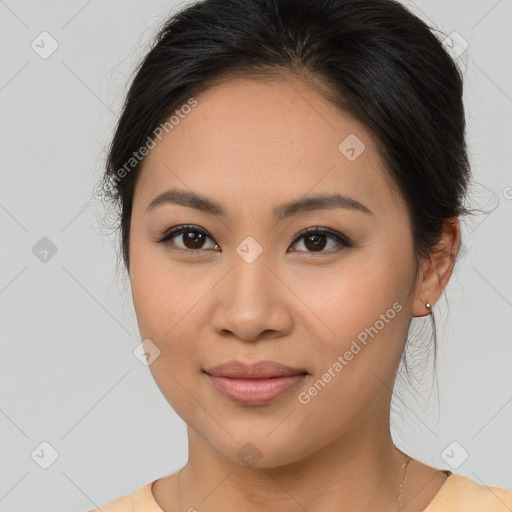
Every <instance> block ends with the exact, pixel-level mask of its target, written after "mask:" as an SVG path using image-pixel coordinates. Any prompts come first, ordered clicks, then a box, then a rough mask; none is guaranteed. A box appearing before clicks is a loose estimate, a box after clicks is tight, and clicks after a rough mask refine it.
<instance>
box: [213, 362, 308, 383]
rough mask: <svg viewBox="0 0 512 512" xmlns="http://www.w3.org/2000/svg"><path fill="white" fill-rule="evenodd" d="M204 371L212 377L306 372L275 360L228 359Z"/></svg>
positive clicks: (246, 377)
mask: <svg viewBox="0 0 512 512" xmlns="http://www.w3.org/2000/svg"><path fill="white" fill-rule="evenodd" d="M205 372H206V373H207V374H209V375H212V376H214V377H228V378H230V379H269V378H276V377H289V376H291V375H301V374H303V373H308V372H307V370H306V369H305V368H293V367H291V366H286V365H283V364H280V363H277V362H275V361H259V362H257V363H252V364H245V363H242V362H239V361H228V362H227V363H222V364H219V365H217V366H213V367H212V368H209V369H207V370H205Z"/></svg>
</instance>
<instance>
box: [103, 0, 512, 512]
mask: <svg viewBox="0 0 512 512" xmlns="http://www.w3.org/2000/svg"><path fill="white" fill-rule="evenodd" d="M464 132H465V119H464V108H463V103H462V79H461V76H460V73H459V71H458V69H457V67H456V65H455V64H454V62H453V61H452V60H451V58H450V57H449V55H448V54H447V53H446V51H445V50H444V48H443V45H442V44H441V42H440V40H438V39H437V38H436V37H435V36H434V35H433V34H432V32H431V31H430V30H429V28H428V27H427V26H426V25H425V24H424V23H423V22H422V21H421V20H420V19H418V18H417V17H415V16H414V15H413V14H411V13H410V12H409V11H408V10H406V8H405V7H403V6H402V5H401V4H399V3H397V2H394V1H392V0H358V1H354V0H310V1H306V0H301V1H297V0H203V1H200V2H198V3H195V4H193V5H190V6H189V7H187V8H185V9H184V10H182V11H181V12H180V13H178V14H177V15H175V16H173V17H172V18H171V19H170V20H168V22H167V23H166V24H165V26H164V27H163V28H162V30H161V31H160V33H159V35H158V37H157V40H156V43H155V45H154V47H153V48H152V50H151V51H150V52H149V53H148V55H147V56H146V57H145V59H144V61H143V62H142V64H141V66H140V68H139V69H138V72H137V74H136V76H135V78H134V80H133V83H132V85H131V88H130V90H129V93H128V97H127V100H126V103H125V106H124V110H123V113H122V116H121V118H120V120H119V124H118V126H117V130H116V133H115V135H114V138H113V142H112V145H111V148H110V153H109V157H108V162H107V163H108V165H107V171H106V174H105V179H104V186H105V189H106V191H107V192H108V193H109V195H110V197H111V198H112V199H113V200H114V201H115V203H116V204H117V205H118V206H119V208H120V219H119V220H120V231H121V236H122V240H121V241H122V252H123V260H124V263H125V265H126V268H127V270H128V273H129V276H130V283H131V289H132V294H133V300H134V305H135V310H136V314H137V321H138V325H139V329H140V333H141V336H142V339H144V351H145V355H146V358H147V361H148V364H149V367H150V371H151V373H152V375H153V377H154V378H155V381H156V382H157V384H158V386H159V388H160V390H161V391H162V393H163V395H164V396H165V398H166V399H167V400H168V402H169V404H170V405H171V406H172V407H173V408H174V410H176V412H177V413H178V414H179V415H180V416H181V417H182V418H183V420H184V421H185V422H186V423H187V426H188V438H189V458H188V462H187V464H186V465H185V466H184V467H183V468H182V469H181V470H180V471H179V472H177V473H174V474H170V475H167V476H165V477H163V478H160V479H157V480H155V481H152V482H150V483H148V484H146V485H144V486H143V487H141V488H140V489H138V490H137V491H136V492H134V493H133V494H130V495H126V496H123V497H121V498H118V499H116V500H114V501H112V502H111V503H109V504H107V505H105V506H102V507H101V510H102V511H103V512H116V511H121V510H122V511H123V512H127V511H136V512H142V511H144V512H149V511H151V512H157V511H163V512H178V511H185V510H186V511H195V510H197V511H201V512H202V511H218V510H223V511H225V512H231V511H235V510H236V511H239V510H243V511H244V512H252V511H256V510H265V511H269V510H276V511H277V510H279V511H290V512H291V511H299V510H301V511H304V510H307V511H308V512H317V511H318V512H320V511H322V512H323V511H331V510H332V511H334V510H336V511H347V512H349V511H350V512H353V511H362V512H366V511H374V510H379V511H380V512H391V511H395V510H402V511H405V512H419V511H423V510H426V511H428V512H444V511H455V510H460V511H462V510H463V511H464V512H470V511H475V512H476V511H482V512H483V511H486V512H489V511H494V512H497V511H503V512H505V511H509V510H512V492H510V491H507V490H505V489H500V488H496V487H491V488H489V487H486V486H484V485H481V484H479V483H478V482H475V481H473V480H471V479H469V478H467V477H464V476H462V475H458V474H455V473H452V472H451V471H449V470H441V469H438V468H435V467H431V466H429V465H427V464H424V463H422V462H421V461H419V460H415V459H413V458H412V457H410V456H408V455H407V454H405V453H403V452H402V451H401V450H399V449H398V448H397V447H396V446H395V445H394V443H393V441H392V438H391V434H390V429H389V412H390V403H391V396H392V390H393V386H394V383H395V376H396V372H397V369H398V366H399V363H400V361H401V358H402V357H403V353H404V348H405V346H406V341H407V335H408V330H409V326H410V323H411V319H412V317H422V316H426V315H433V308H434V307H435V304H436V302H437V301H438V299H439V298H440V296H441V294H442V292H443V290H444V289H445V287H446V285H447V283H448V281H449V279H450V276H451V274H452V271H453V266H454V262H455V259H456V256H457V253H458V250H459V246H460V240H461V235H460V226H459V218H460V217H461V216H462V215H464V214H467V213H469V210H468V209H466V208H465V206H464V205H463V203H464V199H465V197H466V193H467V189H468V183H469V180H470V171H469V164H468V159H467V154H466V143H465V133H464ZM431 318H432V320H433V316H432V317H431ZM434 326H435V325H434ZM427 342H428V341H427V340H425V343H427ZM434 348H435V340H434ZM98 510H99V509H98Z"/></svg>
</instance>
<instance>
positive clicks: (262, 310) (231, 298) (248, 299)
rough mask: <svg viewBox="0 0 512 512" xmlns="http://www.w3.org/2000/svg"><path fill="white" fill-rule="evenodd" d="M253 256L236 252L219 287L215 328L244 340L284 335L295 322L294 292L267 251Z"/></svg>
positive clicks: (213, 319)
mask: <svg viewBox="0 0 512 512" xmlns="http://www.w3.org/2000/svg"><path fill="white" fill-rule="evenodd" d="M240 254H242V255H240ZM251 260H252V258H246V257H245V255H244V253H243V251H241V252H240V253H239V252H234V253H233V255H232V258H231V261H230V263H231V267H230V270H229V272H228V273H227V275H225V277H224V279H223V281H222V283H219V284H220V286H218V287H216V290H217V292H216V296H215V309H214V313H213V318H212V322H211V325H212V328H213V329H214V330H215V332H216V334H218V335H220V336H224V337H226V336H228V337H229V336H231V337H233V338H238V339H240V340H245V341H256V340H259V339H262V338H265V339H269V338H277V337H280V336H284V335H286V334H287V333H289V332H290V331H291V329H292V325H293V317H292V314H291V311H290V308H289V307H288V305H287V300H288V301H289V300H290V295H291V292H290V290H288V289H287V288H286V286H285V284H283V282H282V280H281V279H279V275H278V274H279V272H278V271H277V269H275V268H272V267H274V266H275V265H272V262H271V261H269V258H267V256H266V253H265V251H263V252H261V254H259V255H258V256H257V257H256V258H255V259H254V260H252V261H251Z"/></svg>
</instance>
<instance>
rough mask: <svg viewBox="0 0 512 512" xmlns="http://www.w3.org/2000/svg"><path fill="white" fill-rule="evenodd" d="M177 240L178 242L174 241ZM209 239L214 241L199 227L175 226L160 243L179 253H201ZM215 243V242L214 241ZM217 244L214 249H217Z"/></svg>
mask: <svg viewBox="0 0 512 512" xmlns="http://www.w3.org/2000/svg"><path fill="white" fill-rule="evenodd" d="M173 239H176V241H173ZM207 239H210V240H212V238H211V236H210V235H209V234H208V233H207V232H206V231H205V230H204V229H202V228H200V227H198V226H185V225H184V226H175V227H173V228H172V229H170V230H168V231H167V232H166V233H165V235H164V236H163V238H161V239H160V240H158V243H161V244H163V245H164V246H166V247H168V248H169V249H173V250H177V251H186V252H187V251H188V252H192V251H200V250H202V249H204V248H205V242H206V241H207ZM212 242H213V240H212ZM217 247H218V245H217V244H216V243H214V244H213V249H215V248H217Z"/></svg>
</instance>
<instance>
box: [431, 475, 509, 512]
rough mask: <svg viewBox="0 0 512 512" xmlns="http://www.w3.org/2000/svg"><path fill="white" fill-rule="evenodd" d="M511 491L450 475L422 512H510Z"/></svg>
mask: <svg viewBox="0 0 512 512" xmlns="http://www.w3.org/2000/svg"><path fill="white" fill-rule="evenodd" d="M511 510H512V491H509V490H507V489H502V488H501V487H492V486H488V485H484V484H480V483H478V482H476V481H474V480H472V479H471V478H468V477H465V476H462V475H457V474H455V473H452V474H451V475H450V476H449V477H448V478H447V479H446V482H445V483H444V485H443V486H442V487H441V489H440V490H439V492H438V493H437V495H436V496H435V497H434V499H433V500H432V502H431V503H430V504H429V506H428V507H427V508H426V509H425V511H424V512H455V511H460V512H510V511H511Z"/></svg>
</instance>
